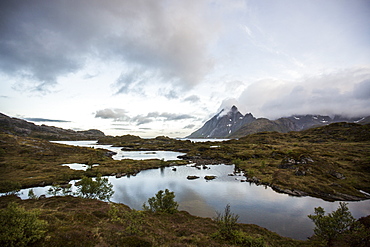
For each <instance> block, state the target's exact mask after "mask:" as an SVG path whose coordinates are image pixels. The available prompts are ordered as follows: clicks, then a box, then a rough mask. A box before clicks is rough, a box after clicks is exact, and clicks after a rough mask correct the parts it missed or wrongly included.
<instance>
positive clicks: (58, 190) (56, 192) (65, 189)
mask: <svg viewBox="0 0 370 247" xmlns="http://www.w3.org/2000/svg"><path fill="white" fill-rule="evenodd" d="M71 187H72V184H67V185H59V184H53V185H52V186H51V187H50V189H49V190H48V194H49V195H52V196H67V195H70V194H71V193H72V190H71Z"/></svg>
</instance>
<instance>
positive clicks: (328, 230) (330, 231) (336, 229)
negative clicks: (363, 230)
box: [308, 202, 356, 244]
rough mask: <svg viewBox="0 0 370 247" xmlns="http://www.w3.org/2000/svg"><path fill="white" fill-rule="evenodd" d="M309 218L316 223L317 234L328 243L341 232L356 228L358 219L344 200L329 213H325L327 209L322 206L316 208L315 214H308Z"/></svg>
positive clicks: (315, 231) (315, 230)
mask: <svg viewBox="0 0 370 247" xmlns="http://www.w3.org/2000/svg"><path fill="white" fill-rule="evenodd" d="M308 218H310V219H311V220H312V221H313V222H314V223H315V229H314V233H315V235H316V236H317V237H319V238H320V239H322V240H323V241H325V242H327V243H328V244H330V243H331V242H332V241H333V240H335V239H336V238H338V236H339V235H340V234H343V233H346V232H349V231H350V230H354V228H356V226H355V222H356V220H355V218H354V217H353V216H352V214H351V212H350V211H349V209H348V207H347V204H346V203H344V202H340V203H339V207H338V209H337V210H335V211H333V212H332V213H329V214H328V215H325V210H324V209H323V208H322V207H318V208H315V214H314V215H311V214H310V215H308Z"/></svg>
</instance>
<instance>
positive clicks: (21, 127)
mask: <svg viewBox="0 0 370 247" xmlns="http://www.w3.org/2000/svg"><path fill="white" fill-rule="evenodd" d="M0 132H3V133H6V134H13V135H17V136H24V137H36V138H41V139H46V140H94V139H99V138H101V137H105V134H104V133H103V132H102V131H100V130H95V129H91V130H86V131H74V130H66V129H62V128H58V127H53V126H46V125H41V126H40V125H36V124H34V123H30V122H27V121H25V120H22V119H18V118H11V117H8V116H6V115H4V114H2V113H0Z"/></svg>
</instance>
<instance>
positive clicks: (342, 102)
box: [0, 0, 370, 137]
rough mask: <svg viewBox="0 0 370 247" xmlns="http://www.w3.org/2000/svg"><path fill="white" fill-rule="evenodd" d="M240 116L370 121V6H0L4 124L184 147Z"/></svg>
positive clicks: (118, 0) (276, 2) (71, 0)
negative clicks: (207, 125) (221, 115)
mask: <svg viewBox="0 0 370 247" xmlns="http://www.w3.org/2000/svg"><path fill="white" fill-rule="evenodd" d="M232 105H236V106H237V107H238V109H239V110H240V111H241V112H242V113H243V114H246V113H249V112H250V113H252V114H253V115H254V116H255V117H266V118H269V119H277V118H280V117H287V116H291V115H294V114H299V115H302V114H321V115H334V114H341V115H345V116H349V117H359V116H368V115H370V1H369V0H325V1H323V0H186V1H185V0H156V1H154V0H135V1H133V0H110V1H103V0H55V1H45V0H44V1H43V0H27V1H24V0H12V1H0V112H1V113H3V114H6V115H8V116H11V117H17V118H22V119H28V120H29V121H32V122H34V123H36V124H46V125H51V126H57V127H62V128H67V129H74V130H86V129H100V130H102V131H103V132H104V133H105V134H108V135H124V134H133V135H138V136H142V137H155V136H159V135H165V136H170V137H184V136H187V135H189V134H191V133H192V132H193V131H195V130H196V129H198V128H200V127H201V126H202V125H203V124H204V122H205V121H207V120H208V119H209V118H210V117H212V116H213V115H215V114H216V113H217V112H218V111H219V110H220V109H223V108H225V109H227V108H228V107H231V106H232Z"/></svg>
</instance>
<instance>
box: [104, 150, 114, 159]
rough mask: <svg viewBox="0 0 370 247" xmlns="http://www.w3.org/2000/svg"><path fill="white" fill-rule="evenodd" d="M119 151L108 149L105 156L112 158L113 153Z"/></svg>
mask: <svg viewBox="0 0 370 247" xmlns="http://www.w3.org/2000/svg"><path fill="white" fill-rule="evenodd" d="M116 154H117V153H116V152H113V151H108V152H106V153H105V154H104V156H106V157H109V158H112V156H113V155H116Z"/></svg>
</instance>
